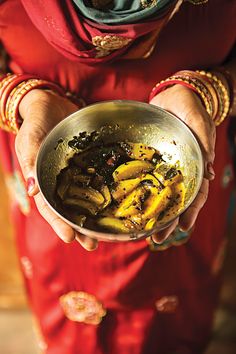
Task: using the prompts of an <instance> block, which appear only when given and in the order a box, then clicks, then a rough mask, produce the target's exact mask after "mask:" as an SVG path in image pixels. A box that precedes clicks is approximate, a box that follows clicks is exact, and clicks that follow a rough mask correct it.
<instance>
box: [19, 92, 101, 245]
mask: <svg viewBox="0 0 236 354" xmlns="http://www.w3.org/2000/svg"><path fill="white" fill-rule="evenodd" d="M78 108H79V107H77V106H76V105H75V104H73V103H72V102H71V101H69V100H68V99H66V98H64V97H61V96H59V95H57V94H56V93H54V92H52V91H46V90H39V89H35V90H32V91H30V92H29V93H28V94H27V95H26V96H25V97H24V98H23V99H22V101H21V103H20V106H19V111H20V115H21V117H22V119H23V123H22V126H21V128H20V130H19V133H18V134H17V136H16V141H15V149H16V154H17V157H18V160H19V163H20V166H21V169H22V173H23V175H24V178H25V180H26V182H27V189H28V194H29V195H30V196H33V197H34V199H35V203H36V205H37V208H38V210H39V212H40V214H41V215H42V216H43V218H44V219H45V220H46V221H47V222H48V223H49V225H50V226H51V227H52V228H53V230H54V231H55V232H56V234H57V235H58V236H59V237H60V238H61V239H62V240H63V241H64V242H71V241H73V240H74V239H76V240H77V241H78V242H79V243H80V244H81V245H82V246H83V247H84V248H85V249H86V250H88V251H92V250H94V249H96V247H97V241H96V240H94V239H91V238H89V237H87V236H84V235H82V234H79V233H78V232H77V231H75V230H74V229H73V228H71V227H70V226H69V225H68V224H66V223H65V222H64V221H63V220H62V219H60V218H59V217H58V216H57V215H56V214H55V213H54V212H53V211H52V210H51V209H50V208H49V207H48V206H47V204H46V202H45V201H44V199H43V197H42V195H41V193H40V192H39V189H38V186H37V185H36V182H35V181H36V178H35V162H36V156H37V153H38V150H39V147H40V144H41V142H42V141H43V139H44V138H45V137H46V135H47V134H48V133H49V132H50V130H52V128H53V127H54V126H55V125H56V124H57V123H59V122H60V121H61V120H63V119H64V118H65V117H66V116H68V115H69V114H71V113H73V112H75V111H77V110H78Z"/></svg>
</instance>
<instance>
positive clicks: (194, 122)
mask: <svg viewBox="0 0 236 354" xmlns="http://www.w3.org/2000/svg"><path fill="white" fill-rule="evenodd" d="M199 109H200V112H199V111H198V112H195V114H194V113H192V118H191V119H189V120H188V121H187V122H186V123H187V124H188V125H189V126H190V127H191V129H192V130H193V132H194V133H195V135H196V136H197V137H198V142H199V144H200V146H201V150H202V155H203V159H204V177H205V178H206V179H208V180H213V179H214V178H215V172H214V168H213V163H214V159H215V142H216V128H215V124H214V122H213V120H212V119H211V117H210V116H209V115H208V113H207V112H206V111H205V110H204V108H203V107H200V108H199ZM199 137H200V138H199Z"/></svg>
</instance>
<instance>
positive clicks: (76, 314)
mask: <svg viewBox="0 0 236 354" xmlns="http://www.w3.org/2000/svg"><path fill="white" fill-rule="evenodd" d="M60 304H61V306H62V308H63V311H64V313H65V315H66V317H67V318H68V319H69V320H71V321H75V322H82V323H86V324H92V325H98V324H99V323H100V322H101V321H102V318H103V317H104V316H105V315H106V310H105V309H104V307H103V305H102V303H101V302H100V301H98V300H97V299H96V297H95V296H94V295H91V294H88V293H86V292H83V291H71V292H69V293H67V294H65V295H62V296H61V297H60Z"/></svg>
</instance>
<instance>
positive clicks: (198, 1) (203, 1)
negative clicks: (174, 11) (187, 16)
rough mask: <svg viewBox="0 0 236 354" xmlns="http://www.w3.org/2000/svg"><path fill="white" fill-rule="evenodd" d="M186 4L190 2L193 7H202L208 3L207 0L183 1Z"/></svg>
mask: <svg viewBox="0 0 236 354" xmlns="http://www.w3.org/2000/svg"><path fill="white" fill-rule="evenodd" d="M185 1H187V2H190V3H191V4H193V5H203V4H206V3H207V2H208V0H185Z"/></svg>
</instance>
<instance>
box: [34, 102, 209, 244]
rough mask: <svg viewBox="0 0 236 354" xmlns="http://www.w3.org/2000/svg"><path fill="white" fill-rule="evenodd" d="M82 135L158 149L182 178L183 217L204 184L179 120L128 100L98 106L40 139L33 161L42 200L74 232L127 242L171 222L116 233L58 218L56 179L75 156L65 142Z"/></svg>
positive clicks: (197, 153) (197, 154)
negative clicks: (183, 193)
mask: <svg viewBox="0 0 236 354" xmlns="http://www.w3.org/2000/svg"><path fill="white" fill-rule="evenodd" d="M85 131H86V132H88V133H91V132H93V131H96V132H98V139H97V141H96V142H97V143H98V145H99V141H101V142H102V141H105V142H106V143H108V144H109V143H114V142H121V141H129V142H134V143H143V144H146V145H148V146H151V147H154V148H156V149H157V150H158V151H160V153H161V155H162V157H163V159H164V160H165V161H166V162H168V163H170V164H171V165H173V164H176V163H178V165H179V166H180V169H181V171H182V174H183V176H184V185H185V188H186V196H185V201H184V208H183V209H182V210H181V213H182V212H183V211H184V210H185V209H186V208H187V207H188V206H189V205H190V204H191V203H192V202H193V200H194V198H195V197H196V195H197V193H198V190H199V188H200V186H201V183H202V178H203V159H202V154H201V150H200V147H199V145H198V142H197V140H196V138H195V137H194V135H193V134H192V132H191V130H190V129H189V128H188V127H187V126H186V125H185V124H184V123H183V122H182V121H181V120H180V119H178V118H176V117H175V116H173V115H172V114H170V113H168V112H166V111H164V110H163V109H161V108H159V107H156V106H153V105H150V104H146V103H141V102H135V101H126V100H119V101H108V102H102V103H97V104H93V105H91V106H88V107H85V108H83V109H81V110H80V111H78V112H75V113H73V114H72V115H70V116H69V117H67V118H66V119H64V120H63V121H62V122H60V123H59V124H58V125H57V126H56V127H55V128H54V129H53V130H52V131H51V132H50V133H49V134H48V136H47V137H46V139H45V140H44V142H43V144H42V146H41V148H40V151H39V154H38V158H37V180H38V185H39V188H40V191H41V193H42V195H43V197H44V199H45V200H46V202H47V204H48V205H49V206H50V207H51V208H52V209H53V211H54V212H55V213H57V214H58V215H59V216H60V217H61V218H62V219H63V220H65V221H66V222H67V223H68V224H69V225H71V226H72V227H73V228H74V229H76V230H77V231H79V232H81V233H83V234H85V235H87V236H90V237H92V238H96V239H98V240H103V241H129V240H135V239H140V238H142V237H147V236H149V235H150V234H152V233H153V232H156V231H158V230H160V229H163V228H165V227H167V226H168V225H169V224H170V223H171V222H172V221H173V219H172V220H169V221H168V222H166V223H160V224H156V225H155V228H154V229H152V230H148V231H132V232H130V233H127V234H123V233H122V234H117V233H111V232H99V231H96V230H90V229H86V228H84V227H80V226H78V225H76V224H74V223H73V222H71V221H70V220H68V219H67V218H66V217H65V216H63V215H62V214H61V211H59V210H58V207H57V204H56V201H55V188H56V178H57V175H58V174H59V173H60V171H61V170H62V169H63V168H65V167H66V166H67V163H68V160H69V158H71V157H72V156H73V154H74V150H73V149H71V148H70V147H69V145H68V141H70V140H71V139H72V138H73V136H77V135H79V133H81V132H85ZM177 216H178V215H176V216H175V217H177Z"/></svg>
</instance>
